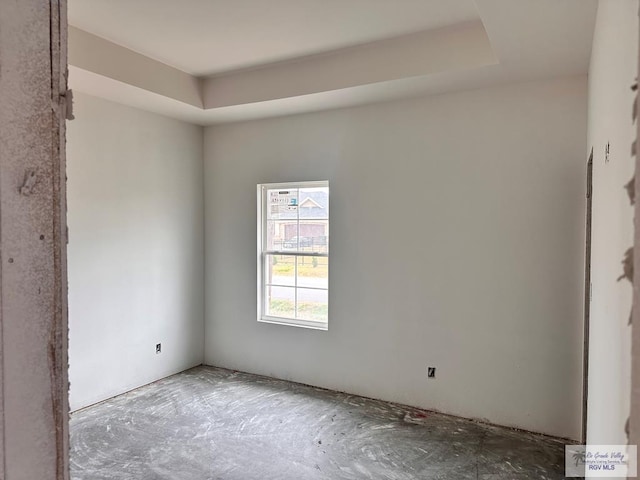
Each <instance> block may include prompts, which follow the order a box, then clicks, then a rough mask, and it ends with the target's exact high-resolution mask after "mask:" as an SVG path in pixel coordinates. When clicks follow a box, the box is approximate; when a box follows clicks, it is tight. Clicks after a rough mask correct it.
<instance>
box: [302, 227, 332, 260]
mask: <svg viewBox="0 0 640 480" xmlns="http://www.w3.org/2000/svg"><path fill="white" fill-rule="evenodd" d="M299 232H300V237H299V240H300V241H299V244H300V250H301V251H303V252H316V253H328V252H329V220H303V219H300V227H299Z"/></svg>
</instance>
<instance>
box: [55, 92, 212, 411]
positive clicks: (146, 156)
mask: <svg viewBox="0 0 640 480" xmlns="http://www.w3.org/2000/svg"><path fill="white" fill-rule="evenodd" d="M74 113H75V116H76V119H75V120H74V121H72V122H69V128H68V145H67V156H68V165H67V172H68V178H69V181H68V202H69V216H68V222H69V234H70V242H69V248H68V252H69V323H70V349H69V358H70V360H69V361H70V373H69V376H70V381H71V394H70V402H71V409H72V410H75V409H78V408H81V407H84V406H86V405H89V404H92V403H95V402H97V401H100V400H103V399H105V398H108V397H111V396H114V395H117V394H120V393H122V392H125V391H127V390H130V389H132V388H135V387H138V386H140V385H143V384H146V383H149V382H152V381H154V380H157V379H159V378H162V377H164V376H167V375H170V374H173V373H176V372H179V371H182V370H185V369H187V368H189V367H191V366H194V365H198V364H200V363H202V360H203V340H202V332H203V328H204V325H203V318H204V313H203V308H204V307H203V306H204V298H203V278H204V271H203V262H204V246H203V184H202V173H203V172H202V155H203V138H202V128H201V127H196V126H193V125H188V124H186V123H181V122H178V121H176V120H171V119H168V118H165V117H161V116H159V115H154V114H151V113H146V112H142V111H140V110H136V109H133V108H130V107H125V106H122V105H118V104H115V103H111V102H108V101H105V100H101V99H98V98H95V97H90V96H87V95H82V94H77V95H76V97H75V106H74ZM156 343H162V353H161V354H160V355H156V353H155V345H156Z"/></svg>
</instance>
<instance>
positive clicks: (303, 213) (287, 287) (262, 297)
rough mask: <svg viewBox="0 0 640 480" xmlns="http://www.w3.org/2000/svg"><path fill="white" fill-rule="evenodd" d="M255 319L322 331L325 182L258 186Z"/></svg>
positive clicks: (325, 293)
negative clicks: (256, 298) (256, 309)
mask: <svg viewBox="0 0 640 480" xmlns="http://www.w3.org/2000/svg"><path fill="white" fill-rule="evenodd" d="M258 202H259V209H258V211H259V219H258V228H259V238H258V254H259V255H258V257H259V258H258V290H259V291H258V319H259V320H262V321H268V322H269V321H270V322H278V323H289V324H294V325H300V326H308V327H313V328H321V329H326V328H327V321H328V307H329V184H328V182H302V183H285V184H264V185H259V186H258Z"/></svg>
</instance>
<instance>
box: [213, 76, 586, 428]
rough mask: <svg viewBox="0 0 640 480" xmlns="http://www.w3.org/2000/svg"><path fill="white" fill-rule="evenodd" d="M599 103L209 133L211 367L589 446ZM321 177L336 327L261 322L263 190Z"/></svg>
mask: <svg viewBox="0 0 640 480" xmlns="http://www.w3.org/2000/svg"><path fill="white" fill-rule="evenodd" d="M586 95H587V91H586V78H585V77H576V78H569V79H562V80H556V81H549V82H544V83H530V84H519V85H509V86H503V87H495V88H491V89H483V90H476V91H469V92H464V93H457V94H450V95H442V96H437V97H431V98H423V99H412V100H407V101H401V102H394V103H387V104H380V105H372V106H366V107H359V108H351V109H344V110H338V111H331V112H323V113H316V114H307V115H299V116H291V117H284V118H277V119H269V120H263V121H255V122H247V123H239V124H229V125H224V126H215V127H210V128H207V129H206V131H205V185H206V186H205V191H206V196H205V210H206V221H205V225H206V227H205V238H206V248H207V250H206V294H205V299H206V321H205V332H206V346H205V359H206V363H208V364H212V365H218V366H223V367H229V368H235V369H239V370H244V371H249V372H255V373H260V374H266V375H270V376H274V377H279V378H284V379H289V380H294V381H299V382H303V383H308V384H312V385H318V386H322V387H327V388H333V389H337V390H343V391H347V392H352V393H357V394H362V395H366V396H370V397H376V398H382V399H386V400H393V401H397V402H401V403H405V404H410V405H416V406H421V407H425V408H429V409H437V410H441V411H443V412H447V413H452V414H456V415H462V416H466V417H476V418H482V419H485V420H488V421H490V422H494V423H498V424H504V425H510V426H517V427H521V428H525V429H528V430H533V431H538V432H545V433H548V434H552V435H558V436H562V437H571V438H574V439H577V438H579V436H580V421H581V388H582V302H583V300H582V299H583V297H582V293H583V292H582V290H583V255H584V253H583V248H582V245H583V244H584V193H585V187H584V184H585V180H584V178H585V168H584V165H585V159H586V155H585V140H586V118H587V116H586V108H587V96H586ZM325 179H327V180H329V181H330V188H331V248H332V250H331V260H330V262H331V263H330V300H329V303H330V306H329V331H328V332H322V331H314V330H307V329H303V328H295V327H286V326H280V325H270V324H263V323H258V322H257V321H256V258H255V255H256V254H255V252H256V194H255V187H256V184H258V183H264V182H284V181H296V180H325ZM427 366H436V367H437V378H436V379H435V380H428V379H427V375H426V370H427Z"/></svg>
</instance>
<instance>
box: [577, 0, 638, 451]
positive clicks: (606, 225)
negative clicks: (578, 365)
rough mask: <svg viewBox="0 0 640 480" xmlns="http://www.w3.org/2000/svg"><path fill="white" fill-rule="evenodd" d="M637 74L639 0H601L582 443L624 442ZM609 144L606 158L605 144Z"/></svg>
mask: <svg viewBox="0 0 640 480" xmlns="http://www.w3.org/2000/svg"><path fill="white" fill-rule="evenodd" d="M637 74H638V1H637V0H616V1H612V0H608V1H601V2H600V3H599V7H598V16H597V20H596V28H595V33H594V38H593V50H592V56H591V66H590V70H589V138H588V145H589V147H593V230H592V232H593V233H592V256H591V265H592V277H591V284H592V288H591V294H592V300H591V317H590V332H589V340H590V341H589V395H588V402H589V403H588V408H587V412H588V428H587V434H588V442H589V443H591V444H596V445H597V444H614V445H620V444H626V443H627V436H626V434H625V432H624V426H625V423H626V421H627V418H628V416H629V402H630V398H631V385H630V384H631V327H630V326H629V325H628V321H629V314H630V312H631V303H632V289H631V284H629V283H628V282H627V281H624V282H618V281H617V278H618V277H619V276H620V274H621V273H622V265H621V264H620V261H621V260H622V257H623V255H624V252H625V251H626V250H627V249H628V248H629V247H631V246H632V245H633V208H632V207H631V205H630V203H629V197H628V196H627V194H626V192H625V190H624V189H623V188H622V186H623V185H624V184H626V183H627V182H628V181H629V180H630V179H631V177H632V176H633V172H634V159H633V157H632V156H631V143H632V142H633V141H634V139H635V129H634V126H633V124H632V122H631V107H632V105H633V101H634V97H635V94H634V93H633V92H632V91H631V89H630V88H629V87H630V86H631V84H632V83H633V82H634V79H635V78H636V76H637ZM607 143H608V144H609V158H608V160H605V147H606V145H607Z"/></svg>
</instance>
